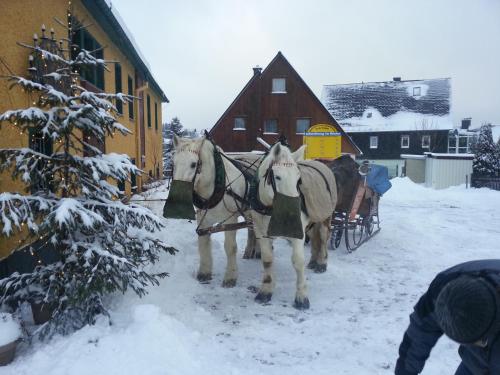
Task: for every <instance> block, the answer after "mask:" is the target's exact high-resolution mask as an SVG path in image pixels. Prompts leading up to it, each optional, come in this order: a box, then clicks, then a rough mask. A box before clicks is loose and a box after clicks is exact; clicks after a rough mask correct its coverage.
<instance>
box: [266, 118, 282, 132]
mask: <svg viewBox="0 0 500 375" xmlns="http://www.w3.org/2000/svg"><path fill="white" fill-rule="evenodd" d="M270 121H274V122H275V123H276V131H275V132H270V131H267V130H266V125H267V124H268V123H269V122H270ZM278 129H279V127H278V119H277V118H270V119H266V120H264V129H263V134H278Z"/></svg>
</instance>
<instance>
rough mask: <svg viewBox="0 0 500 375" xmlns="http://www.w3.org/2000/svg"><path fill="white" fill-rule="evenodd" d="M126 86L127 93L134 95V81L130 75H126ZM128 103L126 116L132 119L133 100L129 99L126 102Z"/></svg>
mask: <svg viewBox="0 0 500 375" xmlns="http://www.w3.org/2000/svg"><path fill="white" fill-rule="evenodd" d="M127 86H128V95H131V96H133V95H134V81H133V79H132V77H131V76H128V79H127ZM127 104H128V118H129V119H130V120H133V119H134V101H133V100H132V101H130V102H128V103H127Z"/></svg>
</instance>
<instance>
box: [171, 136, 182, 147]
mask: <svg viewBox="0 0 500 375" xmlns="http://www.w3.org/2000/svg"><path fill="white" fill-rule="evenodd" d="M173 142H174V148H177V147H178V146H179V143H180V142H181V140H180V138H179V136H178V135H177V134H175V133H174V138H173Z"/></svg>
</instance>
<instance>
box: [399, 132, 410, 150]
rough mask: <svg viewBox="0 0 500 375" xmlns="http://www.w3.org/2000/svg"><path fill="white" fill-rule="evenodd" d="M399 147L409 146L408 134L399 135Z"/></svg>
mask: <svg viewBox="0 0 500 375" xmlns="http://www.w3.org/2000/svg"><path fill="white" fill-rule="evenodd" d="M401 148H410V136H409V135H402V136H401Z"/></svg>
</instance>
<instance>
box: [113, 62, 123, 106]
mask: <svg viewBox="0 0 500 375" xmlns="http://www.w3.org/2000/svg"><path fill="white" fill-rule="evenodd" d="M122 90H123V88H122V66H121V65H120V63H115V93H117V94H118V93H121V92H122ZM116 110H117V111H118V113H119V114H120V115H123V102H122V101H121V100H120V99H116Z"/></svg>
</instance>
